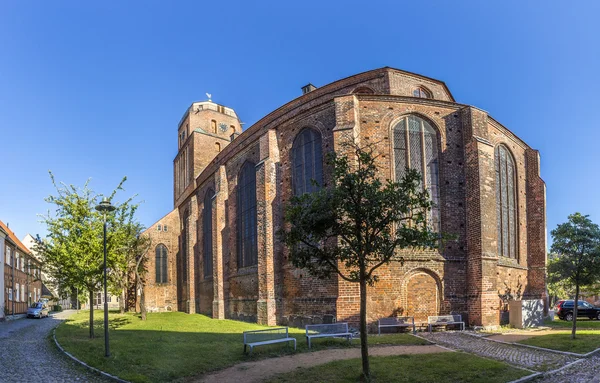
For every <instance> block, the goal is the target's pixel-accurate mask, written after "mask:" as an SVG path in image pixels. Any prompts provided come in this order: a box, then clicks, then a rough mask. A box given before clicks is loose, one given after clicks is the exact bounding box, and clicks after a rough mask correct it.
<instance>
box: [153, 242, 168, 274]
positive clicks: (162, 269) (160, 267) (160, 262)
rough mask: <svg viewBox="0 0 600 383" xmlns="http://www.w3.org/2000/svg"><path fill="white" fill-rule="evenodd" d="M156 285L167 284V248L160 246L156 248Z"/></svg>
mask: <svg viewBox="0 0 600 383" xmlns="http://www.w3.org/2000/svg"><path fill="white" fill-rule="evenodd" d="M155 266H156V283H167V248H166V246H165V245H163V244H160V245H158V246H156V263H155Z"/></svg>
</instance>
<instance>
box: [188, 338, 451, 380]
mask: <svg viewBox="0 0 600 383" xmlns="http://www.w3.org/2000/svg"><path fill="white" fill-rule="evenodd" d="M449 351H450V350H447V349H443V348H441V347H438V346H435V345H426V346H372V347H370V348H369V355H370V356H388V355H409V354H431V353H438V352H449ZM358 358H360V349H357V348H354V349H337V350H322V351H315V352H307V353H301V354H296V355H289V356H282V357H279V358H270V359H264V360H259V361H256V362H244V363H239V364H236V365H235V366H232V367H229V368H226V369H224V370H221V371H217V372H215V373H213V374H209V375H205V376H202V377H200V378H198V379H197V380H193V379H190V380H189V381H193V382H202V383H213V382H219V383H240V382H244V383H258V382H263V381H265V380H266V379H268V378H271V377H273V376H274V375H277V374H282V373H285V372H290V371H295V370H296V369H298V368H308V367H313V366H318V365H320V364H324V363H329V362H333V361H335V360H343V359H358Z"/></svg>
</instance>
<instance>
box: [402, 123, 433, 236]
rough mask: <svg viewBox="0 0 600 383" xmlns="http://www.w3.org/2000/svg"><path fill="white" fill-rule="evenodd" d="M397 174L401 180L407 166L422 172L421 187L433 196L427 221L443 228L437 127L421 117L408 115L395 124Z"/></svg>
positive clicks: (430, 224) (431, 227)
mask: <svg viewBox="0 0 600 383" xmlns="http://www.w3.org/2000/svg"><path fill="white" fill-rule="evenodd" d="M393 135H394V165H395V174H394V176H395V178H396V181H400V180H401V179H402V178H403V177H404V175H405V174H406V168H410V169H415V170H418V171H419V172H420V173H421V176H422V180H421V187H422V188H424V189H427V191H428V192H429V197H430V198H431V202H432V207H431V211H430V212H429V213H428V214H427V223H428V225H429V227H430V229H431V230H433V231H435V232H439V230H440V187H439V180H438V175H439V174H438V173H439V155H438V144H437V134H436V130H435V129H434V128H433V127H432V126H431V124H429V123H428V122H427V121H425V120H424V119H422V118H419V117H417V116H406V117H404V118H403V119H402V120H400V122H398V124H396V126H394V131H393Z"/></svg>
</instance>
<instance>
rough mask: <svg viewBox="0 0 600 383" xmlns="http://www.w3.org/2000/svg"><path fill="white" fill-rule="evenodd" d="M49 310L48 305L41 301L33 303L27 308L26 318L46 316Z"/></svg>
mask: <svg viewBox="0 0 600 383" xmlns="http://www.w3.org/2000/svg"><path fill="white" fill-rule="evenodd" d="M49 312H50V310H48V306H46V305H45V304H43V303H42V302H36V303H33V304H32V305H31V306H29V308H28V309H27V318H40V319H41V318H43V317H47V316H48V313H49Z"/></svg>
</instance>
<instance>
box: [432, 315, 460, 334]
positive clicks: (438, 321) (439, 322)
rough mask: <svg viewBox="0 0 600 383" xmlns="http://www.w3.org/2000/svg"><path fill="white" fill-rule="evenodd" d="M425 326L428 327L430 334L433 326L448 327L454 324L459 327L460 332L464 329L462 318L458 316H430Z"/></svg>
mask: <svg viewBox="0 0 600 383" xmlns="http://www.w3.org/2000/svg"><path fill="white" fill-rule="evenodd" d="M427 324H428V325H429V332H431V330H432V329H433V327H435V326H448V325H455V324H459V325H460V329H461V331H464V329H465V322H463V320H462V316H461V315H458V314H452V315H437V316H430V317H427Z"/></svg>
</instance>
